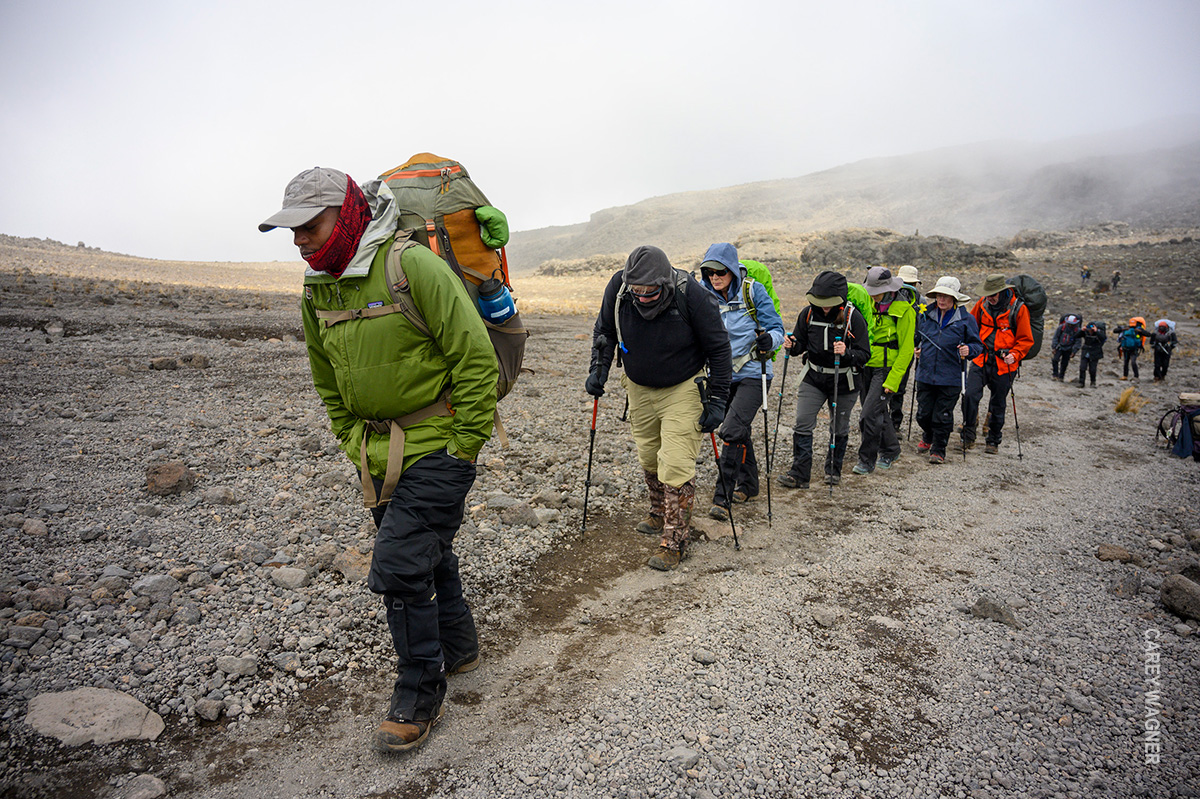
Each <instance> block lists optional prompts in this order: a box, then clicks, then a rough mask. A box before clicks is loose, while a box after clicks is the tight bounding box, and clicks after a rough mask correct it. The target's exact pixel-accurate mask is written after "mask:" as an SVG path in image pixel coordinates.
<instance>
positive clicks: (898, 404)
mask: <svg viewBox="0 0 1200 799" xmlns="http://www.w3.org/2000/svg"><path fill="white" fill-rule="evenodd" d="M915 363H916V361H913V363H910V364H909V365H908V369H907V370H906V371H905V372H904V377H902V378H900V387H899V388H898V389H896V393H895V394H889V395H888V406H889V407H890V408H891V411H892V429H893V430H895V431H896V436H897V437H898V436H899V435H900V431H901V430H903V429H904V394H905V392H906V391H908V378H909V376H910V375H911V374H912V370H913V364H915Z"/></svg>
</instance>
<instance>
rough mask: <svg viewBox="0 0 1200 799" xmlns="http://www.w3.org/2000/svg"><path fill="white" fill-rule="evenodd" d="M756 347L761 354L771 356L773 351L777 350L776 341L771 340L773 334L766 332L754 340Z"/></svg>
mask: <svg viewBox="0 0 1200 799" xmlns="http://www.w3.org/2000/svg"><path fill="white" fill-rule="evenodd" d="M754 346H755V347H757V348H758V351H759V353H760V354H763V355H769V354H770V353H771V350H773V349H775V341H774V339H772V338H771V334H770V333H768V332H767V331H765V330H764V331H763V332H761V333H759V334H758V336H757V337H756V338H755V339H754Z"/></svg>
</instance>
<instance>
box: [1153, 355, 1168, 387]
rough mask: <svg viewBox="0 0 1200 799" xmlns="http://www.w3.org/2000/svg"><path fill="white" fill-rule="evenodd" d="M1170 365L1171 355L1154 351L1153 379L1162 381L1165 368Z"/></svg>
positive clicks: (1165, 374)
mask: <svg viewBox="0 0 1200 799" xmlns="http://www.w3.org/2000/svg"><path fill="white" fill-rule="evenodd" d="M1170 365H1171V353H1169V352H1163V351H1162V350H1160V349H1158V348H1157V347H1155V349H1154V379H1155V380H1162V379H1163V378H1165V377H1166V376H1167V367H1168V366H1170Z"/></svg>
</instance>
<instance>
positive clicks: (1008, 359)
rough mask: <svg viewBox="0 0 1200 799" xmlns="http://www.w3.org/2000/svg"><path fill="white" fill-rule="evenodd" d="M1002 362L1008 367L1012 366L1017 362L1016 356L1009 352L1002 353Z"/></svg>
mask: <svg viewBox="0 0 1200 799" xmlns="http://www.w3.org/2000/svg"><path fill="white" fill-rule="evenodd" d="M1004 362H1005V363H1006V364H1008V365H1009V366H1012V365H1013V364H1014V363H1016V362H1017V356H1015V355H1013V354H1012V353H1011V352H1006V353H1004Z"/></svg>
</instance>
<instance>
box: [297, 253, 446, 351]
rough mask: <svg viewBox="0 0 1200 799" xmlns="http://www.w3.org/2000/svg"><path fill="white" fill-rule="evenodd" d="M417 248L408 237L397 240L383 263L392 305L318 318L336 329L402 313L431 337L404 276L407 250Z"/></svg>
mask: <svg viewBox="0 0 1200 799" xmlns="http://www.w3.org/2000/svg"><path fill="white" fill-rule="evenodd" d="M416 246H419V245H418V244H417V243H416V242H415V241H413V240H412V239H411V238H409V237H407V236H406V237H404V238H397V239H396V242H395V244H393V245H392V249H391V250H389V251H388V254H387V257H386V259H385V261H384V269H385V275H384V277H385V279H386V280H387V287H388V297H389V298H390V299H391V301H392V304H391V305H379V306H377V307H375V308H350V309H348V310H345V311H317V318H318V319H320V320H322V321H323V322H325V327H333V326H334V325H336V324H338V323H339V322H347V321H349V320H351V319H374V318H376V317H379V316H387V315H389V314H394V313H400V314H404V318H405V319H407V320H408V321H409V322H411V323H412V326H413V327H415V328H416V329H417V330H419V331H421V333H422V334H423V335H426V336H429V337H430V338H432V337H433V334H432V333H431V332H430V330H429V325H427V324H426V323H425V317H423V316H422V315H421V311H420V309H418V308H417V304H416V303H415V302H413V298H412V295H411V293H410V292H409V288H408V276H407V275H405V274H404V267H403V266H402V265H401V263H400V259H401V256H402V255H403V254H404V251H405V250H407V249H408V248H409V247H416Z"/></svg>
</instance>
